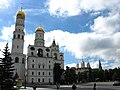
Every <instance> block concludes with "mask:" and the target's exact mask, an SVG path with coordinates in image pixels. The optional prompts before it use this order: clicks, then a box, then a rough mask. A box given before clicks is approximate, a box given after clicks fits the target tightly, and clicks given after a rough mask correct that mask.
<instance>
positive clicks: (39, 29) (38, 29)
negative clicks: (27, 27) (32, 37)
mask: <svg viewBox="0 0 120 90" xmlns="http://www.w3.org/2000/svg"><path fill="white" fill-rule="evenodd" d="M38 31H42V32H44V28H42V27H38V28H36V32H38Z"/></svg>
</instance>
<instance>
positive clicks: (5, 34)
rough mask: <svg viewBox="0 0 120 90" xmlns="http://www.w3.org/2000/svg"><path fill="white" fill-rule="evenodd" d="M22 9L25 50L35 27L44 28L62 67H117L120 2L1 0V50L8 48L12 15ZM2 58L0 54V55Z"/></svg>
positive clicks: (119, 65)
mask: <svg viewBox="0 0 120 90" xmlns="http://www.w3.org/2000/svg"><path fill="white" fill-rule="evenodd" d="M21 3H23V4H22V7H23V11H24V12H25V13H26V19H25V32H26V36H25V47H24V53H27V46H28V45H29V44H33V43H34V32H35V29H36V28H37V27H38V26H42V27H43V28H44V29H45V45H46V46H49V45H51V43H52V40H53V39H54V38H55V40H56V43H58V44H59V46H60V51H61V52H63V53H64V57H65V66H66V65H68V66H71V67H72V66H76V64H77V63H80V62H81V60H82V59H83V60H84V61H85V62H86V63H87V62H90V65H91V67H92V68H97V67H98V60H99V59H100V60H101V62H102V66H103V68H104V69H108V68H114V67H120V11H119V10H120V0H0V14H1V15H0V48H1V49H2V48H3V47H4V46H5V43H6V42H8V43H9V46H10V47H11V40H12V33H13V31H14V30H15V28H14V24H15V16H16V13H17V11H19V10H20V7H21ZM0 56H1V55H0Z"/></svg>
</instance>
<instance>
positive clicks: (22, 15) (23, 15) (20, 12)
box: [16, 10, 25, 19]
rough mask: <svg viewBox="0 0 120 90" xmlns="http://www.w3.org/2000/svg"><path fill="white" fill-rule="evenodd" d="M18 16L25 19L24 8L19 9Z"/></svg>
mask: <svg viewBox="0 0 120 90" xmlns="http://www.w3.org/2000/svg"><path fill="white" fill-rule="evenodd" d="M16 16H17V18H22V19H25V13H24V12H23V11H22V10H20V11H18V12H17V15H16Z"/></svg>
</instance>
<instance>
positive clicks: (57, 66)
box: [53, 63, 63, 84]
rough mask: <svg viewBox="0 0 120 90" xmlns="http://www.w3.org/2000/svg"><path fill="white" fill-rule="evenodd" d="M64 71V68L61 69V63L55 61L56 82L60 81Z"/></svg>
mask: <svg viewBox="0 0 120 90" xmlns="http://www.w3.org/2000/svg"><path fill="white" fill-rule="evenodd" d="M62 73H63V70H62V69H61V66H60V64H59V63H55V64H54V68H53V74H54V84H56V83H60V80H61V75H62Z"/></svg>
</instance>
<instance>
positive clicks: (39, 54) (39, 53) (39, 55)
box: [37, 49, 43, 57]
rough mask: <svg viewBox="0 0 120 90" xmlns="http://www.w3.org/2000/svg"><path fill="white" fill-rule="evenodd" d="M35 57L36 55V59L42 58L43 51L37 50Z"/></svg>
mask: <svg viewBox="0 0 120 90" xmlns="http://www.w3.org/2000/svg"><path fill="white" fill-rule="evenodd" d="M37 55H38V57H43V50H42V49H38V51H37Z"/></svg>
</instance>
